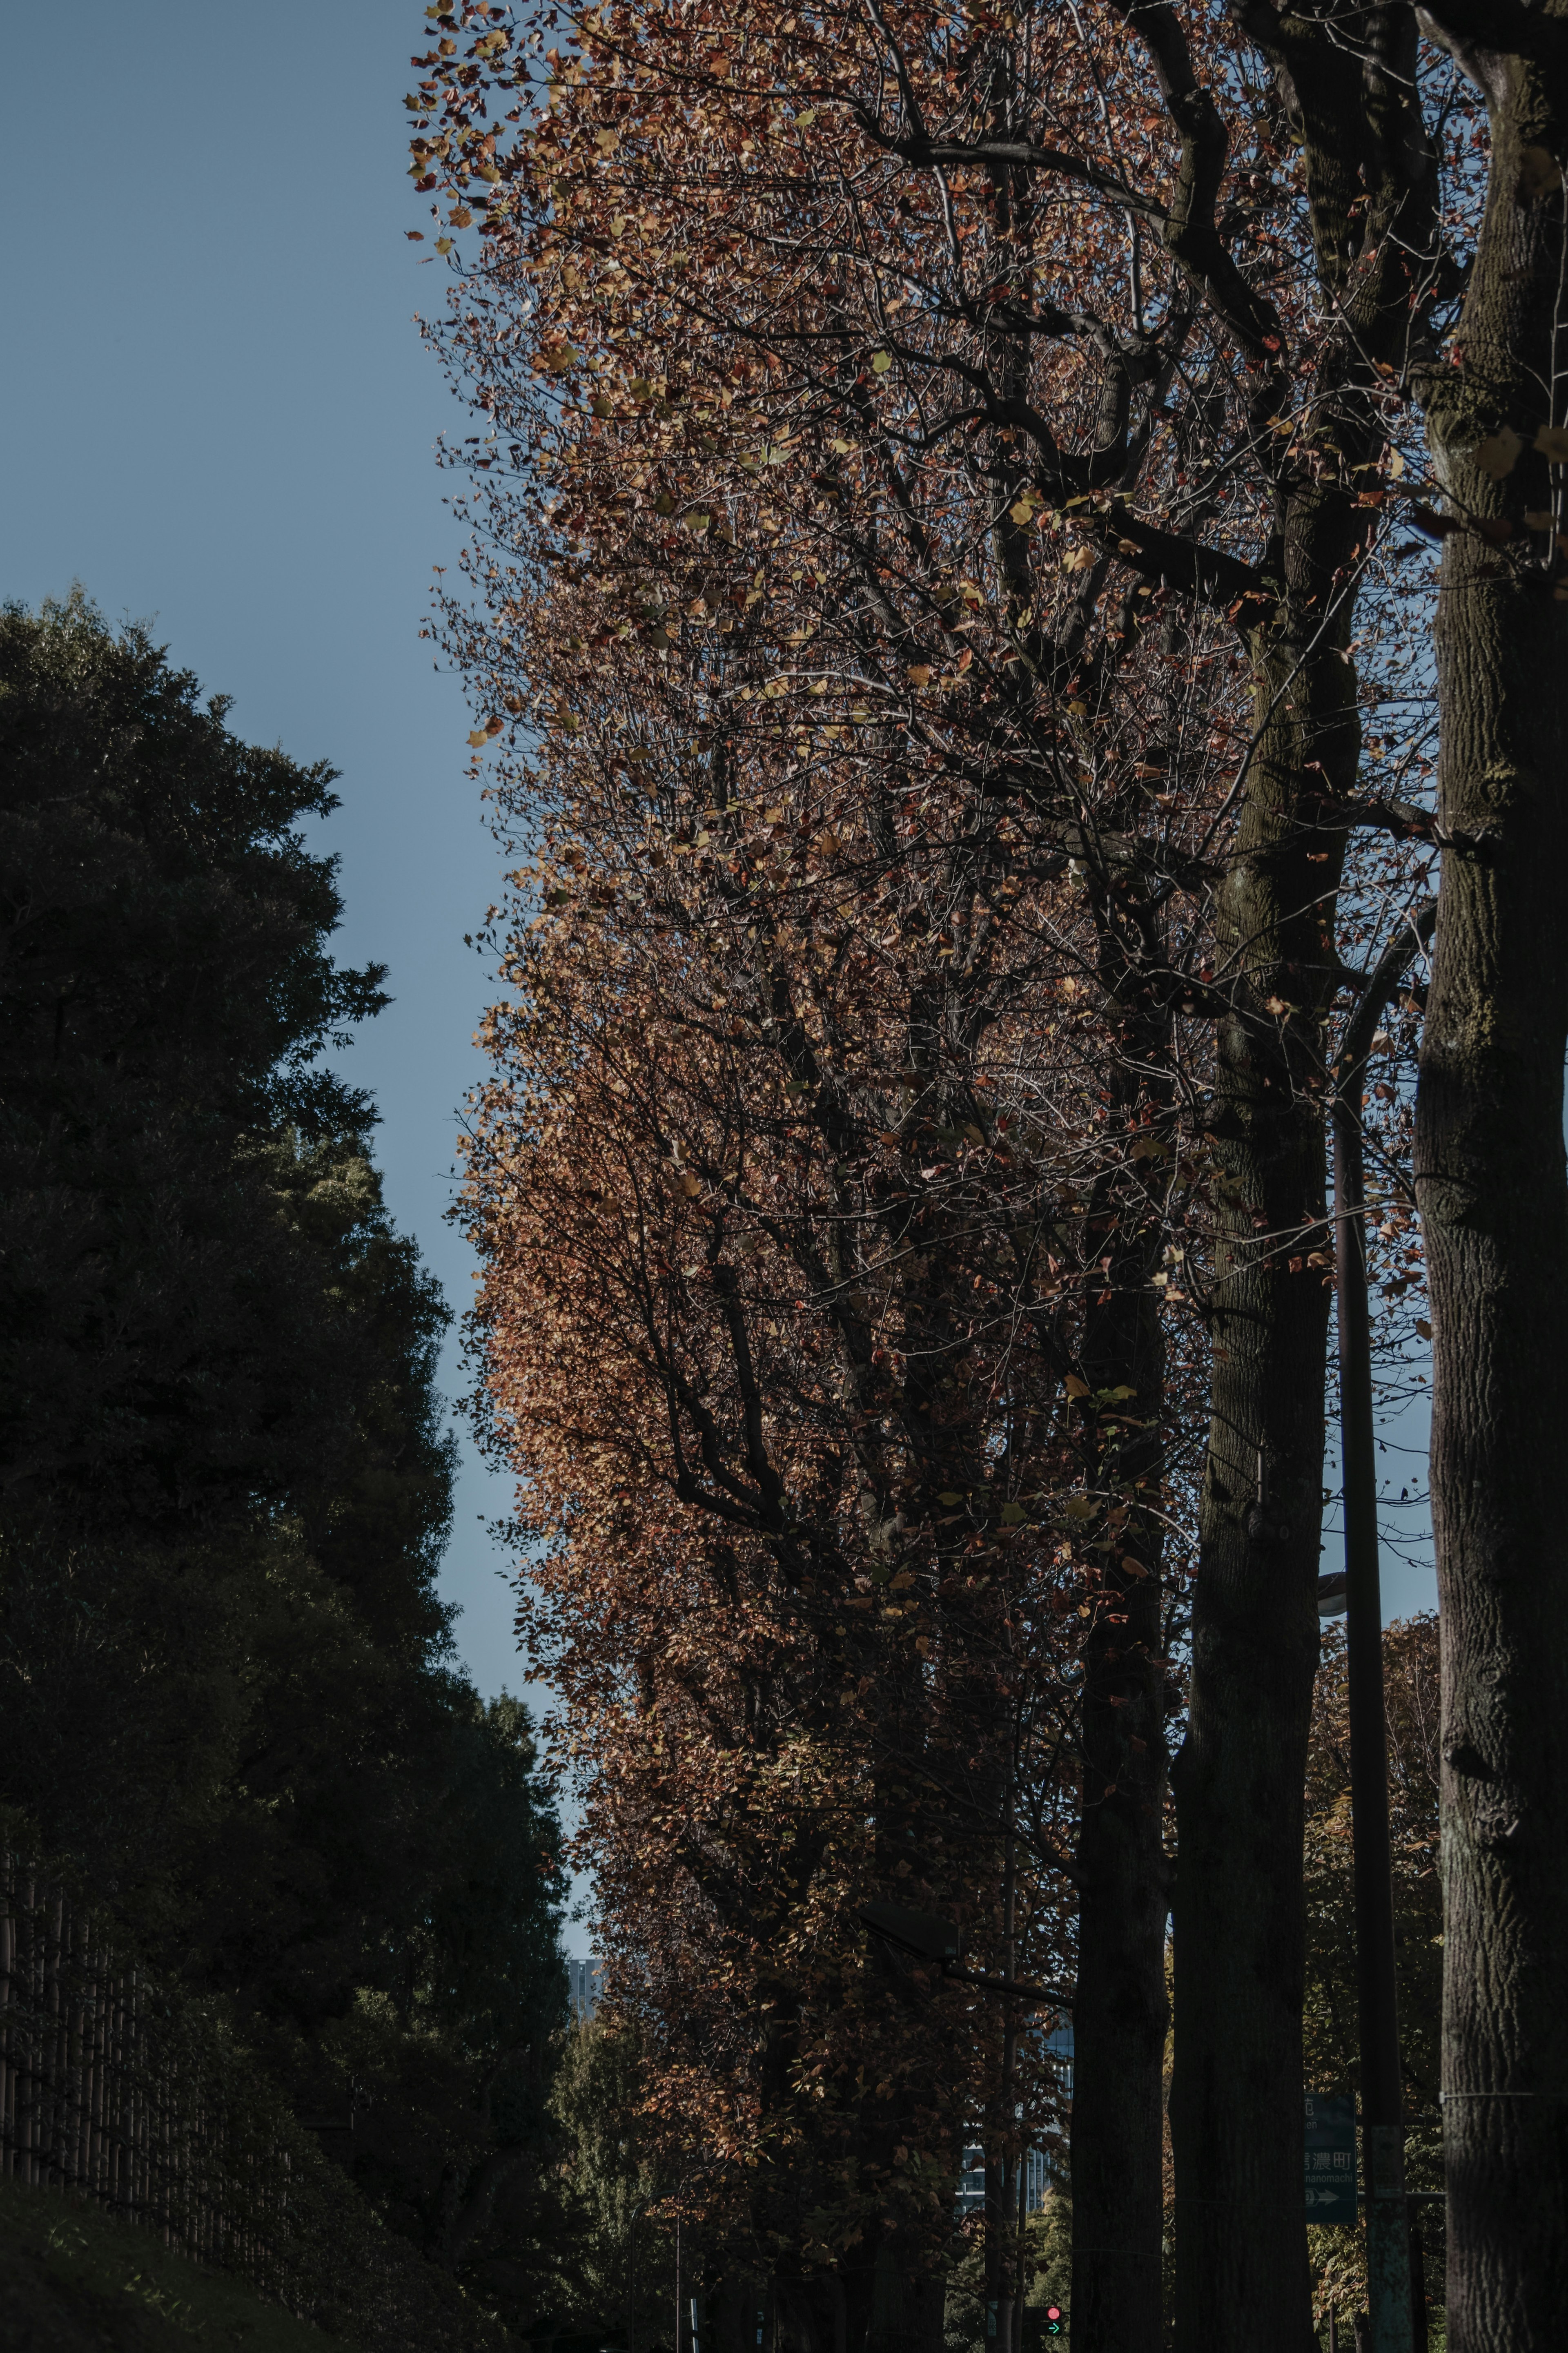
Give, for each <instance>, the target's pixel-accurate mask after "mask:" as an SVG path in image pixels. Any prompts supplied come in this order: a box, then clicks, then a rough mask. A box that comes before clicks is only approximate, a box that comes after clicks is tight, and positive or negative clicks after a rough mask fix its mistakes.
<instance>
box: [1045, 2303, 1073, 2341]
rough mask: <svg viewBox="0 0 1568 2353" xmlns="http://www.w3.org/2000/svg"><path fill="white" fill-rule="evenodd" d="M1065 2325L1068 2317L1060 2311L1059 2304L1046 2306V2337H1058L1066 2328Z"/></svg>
mask: <svg viewBox="0 0 1568 2353" xmlns="http://www.w3.org/2000/svg"><path fill="white" fill-rule="evenodd" d="M1067 2325H1068V2316H1067V2314H1066V2313H1065V2312H1064V2311H1063V2310H1062V2308H1061V2306H1060V2305H1059V2304H1047V2306H1046V2335H1047V2337H1059V2336H1061V2334H1062V2332H1063V2331H1064V2330H1065V2328H1066V2327H1067Z"/></svg>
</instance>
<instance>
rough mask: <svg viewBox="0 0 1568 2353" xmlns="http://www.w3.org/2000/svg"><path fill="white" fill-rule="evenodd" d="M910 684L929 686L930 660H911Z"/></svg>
mask: <svg viewBox="0 0 1568 2353" xmlns="http://www.w3.org/2000/svg"><path fill="white" fill-rule="evenodd" d="M930 684H931V664H930V662H912V663H911V664H910V685H911V686H929V685H930Z"/></svg>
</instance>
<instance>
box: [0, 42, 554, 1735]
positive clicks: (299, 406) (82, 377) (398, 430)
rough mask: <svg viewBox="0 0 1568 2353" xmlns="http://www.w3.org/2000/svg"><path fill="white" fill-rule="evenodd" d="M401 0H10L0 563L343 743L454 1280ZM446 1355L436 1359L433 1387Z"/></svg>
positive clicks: (460, 1584)
mask: <svg viewBox="0 0 1568 2353" xmlns="http://www.w3.org/2000/svg"><path fill="white" fill-rule="evenodd" d="M423 24H424V16H423V9H422V7H421V6H420V5H417V4H416V5H405V0H267V5H257V0H205V5H204V4H203V0H142V5H140V6H132V5H128V0H76V5H72V6H71V7H69V8H65V7H60V6H37V5H35V6H33V7H31V8H24V7H22V6H20V5H13V6H11V7H9V8H7V9H6V10H5V35H4V41H3V44H0V49H3V57H4V69H5V92H6V111H7V114H8V117H9V123H10V128H9V132H8V133H7V138H6V180H7V185H8V186H9V188H10V191H11V194H10V196H9V198H8V200H7V203H6V206H5V216H6V217H5V254H4V264H3V269H4V301H5V326H6V343H7V346H8V355H7V363H6V366H5V376H4V385H3V388H0V411H3V414H4V448H5V463H4V466H3V468H0V595H5V596H20V597H22V598H24V599H26V601H27V602H28V603H36V602H37V600H38V599H39V598H40V597H42V596H47V595H59V594H61V593H62V592H63V591H64V590H65V589H67V588H68V586H69V585H70V583H71V582H72V580H73V579H79V580H80V581H81V583H82V585H83V586H84V587H85V588H86V589H87V590H88V592H89V595H90V596H93V597H94V598H95V599H96V601H97V602H98V604H99V605H100V607H102V608H103V610H104V611H105V613H106V614H107V615H108V616H109V617H110V618H111V619H117V618H120V617H151V618H153V619H154V620H155V624H156V628H157V633H158V636H159V637H160V638H161V639H162V640H163V641H164V642H165V643H166V644H167V645H168V647H169V649H170V651H171V654H172V656H173V657H174V659H175V660H176V661H178V662H179V663H181V664H183V665H184V666H186V667H188V668H190V669H192V670H195V672H196V673H197V675H198V676H199V677H200V678H201V679H202V681H203V682H204V684H205V686H207V687H208V688H209V689H215V690H222V691H224V692H226V693H227V694H231V695H233V697H234V699H235V702H234V711H233V712H232V714H231V719H230V724H231V725H232V726H234V727H235V728H236V729H237V730H238V732H240V733H242V734H245V735H247V736H249V737H251V738H253V739H254V740H257V741H259V742H262V743H280V744H282V745H283V747H284V748H285V750H286V751H288V752H289V753H291V754H294V755H295V756H296V757H297V758H300V759H302V760H310V759H318V758H325V759H329V760H331V762H332V764H333V765H334V766H336V767H338V768H340V769H341V770H342V782H341V783H340V785H339V786H338V790H339V792H340V794H341V795H342V809H341V810H340V811H339V813H338V815H337V816H336V817H335V818H333V819H332V820H331V825H330V826H329V828H327V830H326V837H325V838H326V839H327V841H328V842H329V843H330V845H331V847H332V848H333V849H336V850H338V851H339V852H341V854H342V884H343V891H344V896H345V899H346V902H347V922H346V925H345V929H344V933H343V934H342V951H343V953H344V955H346V956H347V957H348V958H349V959H351V960H353V961H355V962H358V961H363V960H364V959H367V958H371V957H374V958H377V959H380V960H382V961H384V962H385V963H387V964H388V965H391V967H392V977H391V983H390V986H391V987H392V989H393V991H394V992H395V997H396V1003H395V1005H394V1006H393V1007H392V1008H390V1009H389V1010H388V1011H387V1012H386V1013H384V1014H383V1015H382V1017H381V1018H380V1020H379V1021H377V1022H374V1023H372V1024H371V1025H369V1027H368V1028H367V1029H366V1030H365V1031H364V1033H363V1039H362V1042H361V1043H360V1044H359V1046H358V1047H357V1048H356V1049H355V1050H354V1052H353V1056H352V1058H351V1060H352V1064H353V1071H354V1075H355V1076H356V1077H357V1078H358V1079H359V1080H360V1081H361V1082H362V1083H363V1084H365V1085H367V1086H368V1087H369V1088H370V1089H371V1090H372V1091H373V1092H374V1095H375V1097H376V1100H377V1102H378V1103H379V1104H380V1107H381V1111H382V1115H383V1121H384V1124H383V1126H382V1128H381V1130H380V1136H379V1148H380V1157H381V1161H382V1165H383V1166H384V1170H385V1175H386V1186H387V1193H388V1197H389V1199H390V1203H391V1207H392V1209H393V1213H394V1215H395V1218H396V1219H397V1220H398V1222H399V1224H400V1225H401V1226H403V1227H404V1228H405V1229H407V1230H410V1231H412V1232H413V1233H415V1234H416V1235H417V1237H418V1239H419V1241H420V1244H421V1246H422V1248H423V1249H424V1251H425V1254H426V1259H427V1260H428V1261H429V1262H430V1264H431V1265H432V1266H433V1267H434V1268H435V1269H436V1271H437V1273H438V1275H439V1276H440V1278H441V1281H442V1282H443V1283H444V1285H445V1286H446V1289H447V1294H448V1296H449V1298H450V1299H451V1300H452V1301H453V1302H454V1303H455V1304H459V1305H460V1304H462V1303H464V1302H465V1301H466V1299H467V1297H468V1294H469V1293H470V1291H471V1288H472V1282H471V1274H472V1263H471V1261H470V1259H469V1257H468V1252H467V1251H466V1250H465V1249H464V1247H463V1244H462V1242H461V1240H460V1239H459V1237H458V1235H457V1234H456V1233H455V1232H454V1231H453V1230H452V1229H451V1228H449V1227H448V1226H447V1225H446V1224H445V1223H444V1221H443V1215H442V1213H443V1210H444V1209H445V1208H446V1206H447V1202H448V1200H449V1198H450V1197H451V1187H450V1176H449V1172H450V1169H451V1166H452V1146H453V1139H454V1135H455V1134H456V1125H455V1113H456V1107H457V1105H458V1103H459V1101H460V1099H461V1096H462V1094H463V1092H464V1089H465V1087H466V1086H467V1085H468V1083H469V1082H471V1080H472V1078H473V1077H474V1075H475V1073H476V1071H477V1070H478V1057H477V1056H476V1054H475V1053H474V1050H473V1048H472V1044H471V1039H472V1035H473V1030H474V1027H475V1023H476V1020H477V1018H478V1016H479V1011H480V1008H481V1007H482V1005H483V1003H484V1000H485V996H486V987H485V976H484V972H483V969H482V967H481V965H479V962H478V960H477V959H476V958H475V957H474V955H472V954H471V953H470V952H469V951H468V950H467V949H465V947H464V945H463V934H464V932H465V931H469V932H471V931H473V930H474V929H476V917H477V916H478V915H479V914H480V913H482V912H483V909H484V907H485V904H486V902H487V901H488V899H489V897H490V896H491V895H492V886H493V879H494V874H495V860H494V858H493V856H492V853H491V849H490V844H489V839H488V837H487V835H486V832H485V829H484V827H483V823H482V821H481V817H480V811H479V801H478V797H477V795H476V793H475V791H474V787H473V786H472V784H471V783H470V782H469V781H468V778H467V777H466V776H465V774H464V764H465V760H466V757H467V753H466V747H465V744H464V736H465V733H466V731H467V728H468V718H467V715H466V713H465V711H464V707H463V703H462V699H461V696H460V694H459V692H458V687H457V685H456V683H455V681H453V680H452V679H450V678H448V677H447V676H444V675H438V674H437V672H436V671H435V670H433V669H432V666H431V649H430V648H429V646H428V645H426V644H424V643H422V642H421V641H420V638H419V634H418V631H419V623H420V618H421V616H422V614H423V613H424V610H425V607H426V599H427V595H428V590H429V586H430V581H431V567H432V565H435V564H437V563H440V562H443V561H446V560H448V559H449V557H450V554H451V553H452V551H453V548H454V545H455V536H454V532H453V528H452V525H451V523H450V521H449V519H448V517H447V513H446V512H445V509H444V507H443V505H442V486H441V482H440V479H439V477H438V475H437V470H436V466H435V462H434V459H433V456H432V445H433V443H434V442H435V439H436V438H437V434H438V433H440V432H441V431H443V430H444V429H445V430H450V431H455V432H459V433H460V432H461V431H463V430H464V429H465V427H464V426H463V423H462V421H461V412H460V411H458V409H457V407H456V406H455V405H454V404H453V403H452V401H451V400H450V398H449V396H448V395H447V391H446V388H445V386H444V385H443V383H442V380H441V377H440V375H439V374H438V372H437V368H436V366H435V364H434V362H433V361H432V360H431V359H430V358H429V357H428V355H427V354H426V352H425V351H424V350H423V348H422V347H421V344H420V341H419V337H418V333H417V332H416V328H415V326H414V324H413V315H414V313H415V311H416V310H418V309H420V308H421V307H424V308H427V309H429V310H431V311H435V310H436V309H437V306H438V304H439V301H440V297H441V291H442V286H443V273H442V272H441V270H440V268H439V266H438V265H433V266H431V267H429V268H426V269H421V268H420V267H418V264H417V260H416V257H417V256H418V255H419V254H420V253H421V252H426V253H427V252H428V251H429V249H430V248H429V247H428V246H425V247H420V246H417V245H411V244H409V243H408V242H407V240H406V238H405V234H404V232H405V229H409V228H413V227H418V226H420V225H421V222H422V219H423V216H424V205H423V201H422V200H421V199H419V198H417V197H416V196H415V195H413V194H412V192H411V190H410V188H409V186H408V184H407V182H406V180H405V176H404V174H405V148H404V142H405V128H404V126H405V120H406V118H405V115H404V112H403V108H402V104H401V100H402V97H403V93H404V92H405V90H407V89H408V87H409V84H410V75H409V72H408V59H409V55H410V51H411V49H412V48H413V47H414V44H415V41H416V37H417V36H418V35H419V33H420V31H421V30H422V27H423ZM459 1385H460V1372H459V1368H458V1365H457V1363H456V1361H455V1356H449V1359H448V1381H447V1386H448V1388H449V1389H451V1390H452V1391H454V1392H455V1391H456V1390H457V1388H458V1386H459ZM506 1502H507V1493H506V1489H505V1487H504V1485H503V1484H502V1483H501V1482H497V1481H494V1480H492V1479H490V1478H489V1476H488V1475H487V1474H486V1472H484V1471H483V1470H482V1469H481V1468H479V1466H478V1465H477V1464H475V1463H474V1462H472V1461H469V1462H468V1467H467V1469H466V1472H465V1475H464V1479H463V1482H462V1486H461V1489H460V1493H459V1503H458V1525H457V1530H456V1534H455V1536H454V1540H453V1544H452V1547H451V1551H450V1554H449V1556H448V1559H447V1573H446V1583H447V1590H448V1592H449V1594H450V1596H451V1598H452V1599H455V1600H458V1601H459V1602H460V1603H461V1604H462V1607H463V1611H464V1615H463V1618H462V1620H461V1621H460V1623H459V1627H458V1640H459V1644H460V1647H461V1649H462V1651H463V1655H464V1657H465V1659H466V1660H467V1662H468V1666H469V1668H470V1669H471V1671H472V1672H473V1674H474V1676H475V1678H476V1680H477V1681H478V1683H479V1685H480V1687H481V1689H483V1690H484V1691H486V1692H494V1691H496V1690H499V1688H500V1685H501V1683H502V1682H503V1681H504V1682H508V1683H510V1686H511V1688H512V1689H514V1690H516V1689H517V1688H519V1686H520V1683H521V1662H519V1660H518V1658H517V1656H516V1652H515V1651H514V1648H513V1643H512V1636H511V1630H510V1627H511V1604H510V1598H509V1595H508V1592H507V1589H506V1588H505V1587H504V1586H503V1585H502V1584H501V1583H500V1580H499V1578H498V1577H497V1575H496V1571H497V1569H498V1568H499V1567H503V1566H504V1562H503V1560H502V1556H500V1553H499V1552H497V1551H496V1550H495V1549H494V1548H493V1547H492V1546H490V1545H489V1542H488V1540H487V1539H486V1537H485V1535H484V1534H483V1531H482V1528H481V1525H480V1515H481V1514H490V1515H494V1514H497V1513H499V1512H500V1511H502V1510H504V1508H505V1505H506Z"/></svg>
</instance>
